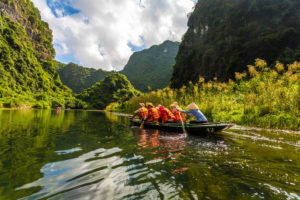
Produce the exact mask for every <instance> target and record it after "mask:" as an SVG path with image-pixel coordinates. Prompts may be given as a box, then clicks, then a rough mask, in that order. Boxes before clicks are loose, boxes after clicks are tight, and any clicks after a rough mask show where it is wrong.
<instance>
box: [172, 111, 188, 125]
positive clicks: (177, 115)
mask: <svg viewBox="0 0 300 200" xmlns="http://www.w3.org/2000/svg"><path fill="white" fill-rule="evenodd" d="M173 114H174V116H175V121H176V122H177V121H180V116H181V119H182V121H184V122H185V121H186V119H185V116H184V114H183V113H180V112H179V111H178V110H177V109H174V110H173ZM179 115H180V116H179Z"/></svg>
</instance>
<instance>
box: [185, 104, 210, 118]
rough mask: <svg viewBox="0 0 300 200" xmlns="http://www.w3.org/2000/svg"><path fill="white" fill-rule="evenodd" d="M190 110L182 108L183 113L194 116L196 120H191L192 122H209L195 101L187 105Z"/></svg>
mask: <svg viewBox="0 0 300 200" xmlns="http://www.w3.org/2000/svg"><path fill="white" fill-rule="evenodd" d="M186 108H187V109H189V111H185V110H181V111H180V112H181V113H185V114H188V115H190V116H191V117H193V118H194V119H195V120H193V121H190V123H207V119H206V117H205V116H204V115H203V113H202V112H201V111H200V110H199V107H198V106H197V105H196V104H195V103H194V102H193V103H191V104H190V105H188V106H187V107H186Z"/></svg>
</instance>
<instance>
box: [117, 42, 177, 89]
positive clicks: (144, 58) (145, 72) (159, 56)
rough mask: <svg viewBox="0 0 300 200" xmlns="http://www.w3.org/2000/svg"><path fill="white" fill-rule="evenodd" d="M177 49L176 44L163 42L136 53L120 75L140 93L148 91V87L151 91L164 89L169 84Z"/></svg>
mask: <svg viewBox="0 0 300 200" xmlns="http://www.w3.org/2000/svg"><path fill="white" fill-rule="evenodd" d="M178 47H179V43H178V42H171V41H165V42H164V43H163V44H161V45H154V46H152V47H151V48H149V49H146V50H143V51H140V52H136V53H134V54H133V55H132V56H131V57H130V59H129V61H128V63H127V65H126V66H125V68H124V70H123V71H121V72H120V73H122V74H125V75H126V76H127V78H128V79H129V80H130V82H131V83H132V85H133V86H134V87H135V88H136V89H138V90H140V91H143V92H146V91H148V87H149V86H150V87H151V88H152V89H153V90H156V89H162V88H165V87H166V86H168V85H169V83H170V78H171V75H172V71H173V68H172V65H173V64H175V59H174V58H175V56H176V54H177V52H178Z"/></svg>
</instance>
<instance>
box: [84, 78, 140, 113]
mask: <svg viewBox="0 0 300 200" xmlns="http://www.w3.org/2000/svg"><path fill="white" fill-rule="evenodd" d="M139 93H140V92H139V91H137V90H135V89H134V87H133V86H132V85H131V83H130V81H129V80H128V79H127V78H126V76H125V75H122V74H119V73H113V74H110V75H108V76H107V77H105V79H104V80H103V81H100V82H98V83H96V84H95V85H93V86H92V87H91V88H88V89H86V90H84V91H83V92H82V93H81V94H80V95H78V98H79V99H82V100H83V101H85V102H87V103H88V104H89V106H90V107H92V108H97V109H105V107H106V106H107V105H109V104H110V103H112V102H118V103H122V102H124V101H127V100H129V99H130V98H132V97H134V96H137V95H139Z"/></svg>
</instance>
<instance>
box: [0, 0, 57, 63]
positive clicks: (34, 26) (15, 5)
mask: <svg viewBox="0 0 300 200" xmlns="http://www.w3.org/2000/svg"><path fill="white" fill-rule="evenodd" d="M0 12H1V15H2V16H3V17H8V18H9V19H10V20H12V21H14V22H16V23H18V24H19V25H21V26H22V27H23V28H24V29H25V32H26V34H27V36H28V39H29V40H30V42H31V43H32V44H33V48H34V50H35V51H36V52H37V54H38V57H39V58H40V59H44V60H51V59H53V58H54V56H55V50H54V48H53V45H52V31H51V30H50V29H49V26H48V24H47V23H46V22H44V21H42V20H41V16H40V13H39V11H38V9H37V8H35V7H34V5H33V3H32V2H31V1H30V0H1V1H0Z"/></svg>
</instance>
